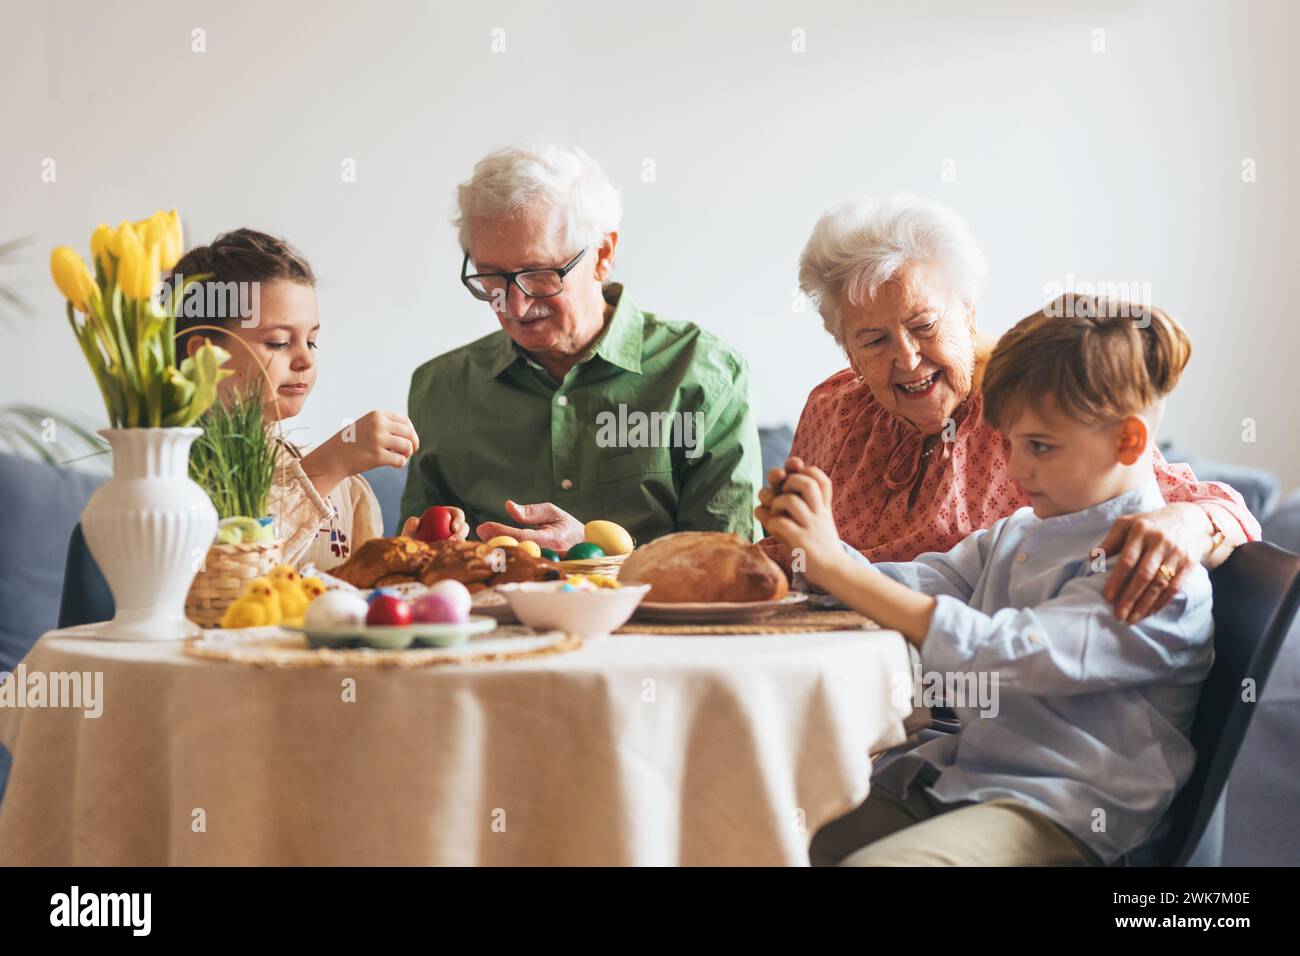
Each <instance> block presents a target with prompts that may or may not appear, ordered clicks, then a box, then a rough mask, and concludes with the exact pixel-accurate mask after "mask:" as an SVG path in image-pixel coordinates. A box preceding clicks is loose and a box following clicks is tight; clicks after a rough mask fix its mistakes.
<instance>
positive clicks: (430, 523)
mask: <svg viewBox="0 0 1300 956" xmlns="http://www.w3.org/2000/svg"><path fill="white" fill-rule="evenodd" d="M453 516H454V515H453V512H452V510H451V509H450V508H447V507H444V506H443V505H434V506H433V507H432V508H428V509H426V510H425V512H424V514H422V515H420V526H419V527H418V528H416V529H415V532H414V533H413V534H412V535H411V537H413V538H415V539H416V540H417V541H445V540H446V539H447V538H450V537H451V520H452V518H453Z"/></svg>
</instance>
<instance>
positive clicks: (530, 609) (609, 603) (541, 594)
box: [496, 581, 650, 639]
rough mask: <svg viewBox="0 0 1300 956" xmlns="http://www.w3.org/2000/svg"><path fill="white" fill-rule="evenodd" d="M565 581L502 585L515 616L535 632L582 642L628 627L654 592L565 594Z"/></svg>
mask: <svg viewBox="0 0 1300 956" xmlns="http://www.w3.org/2000/svg"><path fill="white" fill-rule="evenodd" d="M563 583H564V582H562V581H528V582H524V583H519V584H498V585H497V587H496V590H498V591H500V592H501V593H502V594H503V595H505V599H506V600H507V601H509V602H510V608H511V610H513V611H514V612H515V616H516V617H518V618H519V620H521V621H523V622H524V623H525V624H527V625H528V626H529V627H531V628H535V629H537V630H543V631H551V630H558V631H567V632H568V633H570V634H576V635H578V636H579V637H581V638H584V639H586V638H592V637H602V636H604V635H606V634H611V633H613V632H614V631H616V630H618V629H619V628H620V627H622V626H623V625H624V624H626V623H627V620H628V618H630V617H631V616H632V612H633V611H635V610H636V606H637V605H638V604H640V603H641V599H642V598H644V597H645V596H646V593H647V592H649V590H650V585H648V584H635V585H629V586H627V587H621V588H598V589H596V590H594V591H562V590H560V587H561V586H562V585H563Z"/></svg>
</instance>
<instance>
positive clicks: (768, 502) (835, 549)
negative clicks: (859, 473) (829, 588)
mask: <svg viewBox="0 0 1300 956" xmlns="http://www.w3.org/2000/svg"><path fill="white" fill-rule="evenodd" d="M767 477H768V481H769V482H770V483H771V484H770V485H769V486H768V487H765V488H763V489H762V490H760V491H759V493H758V500H759V506H758V507H757V508H755V509H754V516H755V517H756V518H758V520H759V521H760V522H762V524H763V527H765V528H766V529H767V530H768V531H769V532H770V533H771V534H772V536H773V537H775V538H777V539H778V540H780V541H781V542H782V543H783V544H785V545H786V546H787V547H789V548H790V550H791V555H792V561H794V562H796V566H797V562H798V559H799V557H800V555H801V554H802V556H803V559H804V561H803V564H804V575H805V577H807V578H808V580H809V581H810V582H811V583H813V584H820V580H819V579H820V578H821V577H822V572H823V570H824V569H825V568H827V567H829V566H831V565H833V564H835V563H836V562H838V560H839V558H841V557H842V556H843V549H842V548H841V546H840V536H839V532H838V531H837V530H836V528H835V517H834V515H833V514H832V512H831V498H832V493H833V489H832V488H831V480H830V478H828V477H826V473H825V472H823V471H822V470H821V469H820V468H817V467H813V466H809V465H805V464H804V462H803V461H802V460H801V459H799V458H790V459H788V460H787V461H786V463H785V468H773V469H772V470H771V471H770V472H768V476H767Z"/></svg>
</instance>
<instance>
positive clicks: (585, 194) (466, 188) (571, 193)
mask: <svg viewBox="0 0 1300 956" xmlns="http://www.w3.org/2000/svg"><path fill="white" fill-rule="evenodd" d="M456 198H457V202H458V205H459V214H458V215H457V216H456V219H455V225H456V226H457V228H458V229H459V230H460V245H461V248H462V249H465V250H468V249H469V223H470V221H471V220H474V219H497V218H501V217H510V216H515V215H518V214H519V213H520V212H521V211H522V210H525V209H528V208H531V207H534V206H537V205H539V204H540V205H543V206H546V207H549V208H550V209H551V210H552V212H553V214H555V215H556V216H558V219H557V220H556V226H557V228H558V229H559V230H560V231H561V233H562V235H563V240H564V245H565V249H566V250H567V251H568V252H570V253H573V254H575V255H576V254H577V252H578V250H579V249H584V248H587V247H589V246H597V245H599V244H600V242H601V240H603V239H604V238H605V235H606V234H607V233H611V232H615V231H616V230H617V229H618V225H619V223H620V222H621V221H622V219H623V200H622V198H621V197H620V196H619V194H618V190H616V189H615V188H614V186H613V184H612V183H610V181H609V179H608V178H607V177H606V176H605V171H604V170H603V169H601V168H600V164H599V163H597V162H596V161H595V160H594V159H592V158H591V157H590V156H588V155H587V154H586V153H585V152H584V151H582V150H581V149H579V148H578V147H576V146H574V147H572V148H564V147H561V146H553V145H551V144H549V143H543V144H538V145H531V146H511V147H507V148H505V149H499V150H497V151H496V152H493V153H489V154H488V155H487V156H484V157H483V158H482V159H480V160H479V161H478V162H477V163H475V165H474V175H472V176H471V177H470V178H469V179H468V180H466V181H465V182H463V183H461V184H460V186H459V187H457V190H456Z"/></svg>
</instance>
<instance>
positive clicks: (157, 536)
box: [81, 428, 217, 641]
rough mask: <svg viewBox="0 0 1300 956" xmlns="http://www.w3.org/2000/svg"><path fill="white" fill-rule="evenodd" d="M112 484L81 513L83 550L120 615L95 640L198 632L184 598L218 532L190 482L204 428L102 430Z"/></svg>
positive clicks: (207, 504) (173, 637)
mask: <svg viewBox="0 0 1300 956" xmlns="http://www.w3.org/2000/svg"><path fill="white" fill-rule="evenodd" d="M99 434H100V435H102V436H103V437H104V440H105V441H107V442H108V443H109V445H111V446H112V448H113V477H112V478H110V479H109V480H108V481H107V482H105V483H104V484H102V485H100V486H99V489H98V490H96V492H95V493H94V494H93V495H91V496H90V501H88V502H87V503H86V510H85V511H83V512H82V513H81V529H82V531H83V533H84V534H85V536H86V545H87V546H88V547H89V548H90V553H91V554H92V555H93V556H94V558H95V560H96V561H97V562H98V563H99V567H100V570H102V571H103V572H104V577H105V578H106V579H107V580H108V586H109V589H110V590H111V591H112V592H113V601H114V603H115V604H116V607H117V614H116V615H115V616H114V618H113V620H112V621H110V622H109V623H108V624H105V625H104V626H103V627H100V628H98V630H97V631H96V636H98V637H101V638H104V639H107V640H117V641H179V640H184V639H185V638H189V637H193V636H195V635H197V634H198V633H199V627H198V625H197V624H195V623H193V622H192V621H190V620H189V619H188V618H186V616H185V596H186V594H187V593H188V592H189V589H190V582H191V581H193V580H194V575H195V574H196V573H197V572H198V569H199V567H201V565H202V562H203V556H204V555H206V554H207V551H208V546H209V545H211V544H212V540H213V537H214V536H215V535H216V533H217V511H216V509H215V508H213V507H212V502H211V501H210V500H209V498H208V496H207V494H206V493H205V492H204V491H203V489H202V488H200V487H199V486H198V485H197V484H195V483H194V482H193V481H191V480H190V476H189V461H190V445H192V444H193V443H194V439H196V438H198V437H199V436H200V435H202V434H203V429H201V428H106V429H104V430H103V431H101V432H100V433H99Z"/></svg>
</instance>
